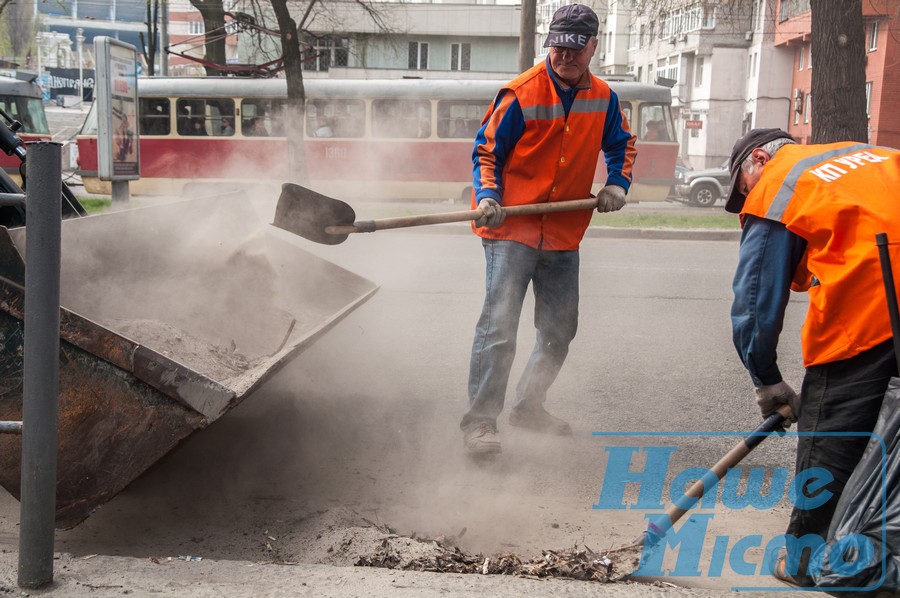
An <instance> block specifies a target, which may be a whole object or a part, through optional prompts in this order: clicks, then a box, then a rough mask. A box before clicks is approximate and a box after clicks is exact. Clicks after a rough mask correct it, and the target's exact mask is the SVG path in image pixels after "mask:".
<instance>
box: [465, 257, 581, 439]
mask: <svg viewBox="0 0 900 598" xmlns="http://www.w3.org/2000/svg"><path fill="white" fill-rule="evenodd" d="M482 244H483V245H484V257H485V261H486V265H487V277H486V293H485V299H484V307H483V308H482V310H481V317H480V318H479V319H478V325H477V326H476V328H475V340H474V342H473V343H472V360H471V363H470V366H469V410H468V412H467V413H466V414H465V416H463V419H462V422H461V423H460V427H461V428H463V429H467V428H469V427H471V426H474V425H477V424H479V423H482V422H486V423H490V424H492V425H496V422H497V416H499V415H500V412H501V411H502V410H503V402H504V400H505V398H506V386H507V383H508V382H509V372H510V369H511V368H512V363H513V359H514V358H515V356H516V333H517V332H518V329H519V316H520V315H521V313H522V303H523V301H524V300H525V292H526V291H527V290H528V284H529V283H532V285H533V291H534V300H535V301H534V302H535V305H534V326H535V329H536V330H537V341H536V342H535V345H534V350H533V351H532V353H531V358H530V359H529V360H528V365H527V366H526V367H525V371H524V372H523V373H522V378H521V380H519V384H518V385H517V387H516V402H515V404H514V405H513V409H528V408H530V407H535V406H540V405H541V404H542V403H543V402H544V400H545V399H546V398H547V389H549V388H550V385H551V384H553V381H554V380H556V376H557V374H559V370H560V368H561V367H562V364H563V362H564V361H565V360H566V355H568V353H569V343H571V342H572V339H573V338H575V332H576V330H577V329H578V264H579V256H578V251H542V250H540V249H533V248H531V247H529V246H527V245H523V244H522V243H516V242H515V241H493V240H490V239H483V240H482Z"/></svg>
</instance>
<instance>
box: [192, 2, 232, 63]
mask: <svg viewBox="0 0 900 598" xmlns="http://www.w3.org/2000/svg"><path fill="white" fill-rule="evenodd" d="M190 2H191V4H192V5H193V7H194V8H196V9H197V10H199V11H200V16H202V17H203V30H204V31H205V32H206V33H205V38H206V52H205V58H206V64H204V65H203V66H204V68H205V69H206V74H207V75H208V76H210V77H214V76H216V75H220V74H221V72H220V71H219V69H217V68H216V67H215V66H214V65H217V64H225V37H224V36H222V35H218V34H217V32H219V31H221V30H222V28H223V27H225V8H224V6H223V5H222V0H190Z"/></svg>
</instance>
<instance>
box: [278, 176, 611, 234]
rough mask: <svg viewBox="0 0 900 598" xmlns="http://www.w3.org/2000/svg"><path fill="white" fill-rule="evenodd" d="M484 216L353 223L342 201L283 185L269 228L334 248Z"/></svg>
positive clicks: (579, 205)
mask: <svg viewBox="0 0 900 598" xmlns="http://www.w3.org/2000/svg"><path fill="white" fill-rule="evenodd" d="M596 207H597V199H596V198H589V199H575V200H571V201H554V202H549V203H539V204H528V205H523V206H510V207H508V208H503V211H504V212H506V215H507V216H522V215H527V214H549V213H551V212H571V211H574V210H593V209H595V208H596ZM483 215H484V214H483V213H482V211H481V210H466V211H462V212H444V213H441V214H423V215H419V216H401V217H399V218H382V219H379V220H361V221H356V212H354V211H353V208H351V207H350V206H349V205H347V204H346V203H344V202H343V201H341V200H339V199H333V198H331V197H328V196H327V195H322V194H321V193H316V192H315V191H312V190H311V189H307V188H305V187H301V186H300V185H295V184H294V183H284V184H283V185H282V186H281V196H280V197H279V198H278V206H277V207H276V208H275V221H274V222H273V223H272V224H273V225H275V226H277V227H278V228H282V229H284V230H286V231H288V232H292V233H294V234H295V235H300V236H301V237H303V238H305V239H309V240H310V241H315V242H316V243H322V244H324V245H337V244H339V243H343V242H344V241H346V240H347V237H348V236H349V235H350V234H352V233H372V232H375V231H377V230H385V229H389V228H406V227H411V226H424V225H428V224H447V223H449V222H465V221H467V220H477V219H478V218H480V217H481V216H483Z"/></svg>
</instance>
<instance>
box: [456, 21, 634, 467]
mask: <svg viewBox="0 0 900 598" xmlns="http://www.w3.org/2000/svg"><path fill="white" fill-rule="evenodd" d="M598 27H599V20H598V18H597V15H596V13H594V11H593V10H591V9H590V8H588V7H587V6H584V5H582V4H569V5H566V6H563V7H562V8H560V9H559V10H557V11H556V13H555V14H554V16H553V21H552V22H551V24H550V32H549V34H548V36H547V40H546V42H545V44H544V46H545V47H548V48H549V49H550V50H549V54H548V57H547V59H546V60H545V61H544V62H541V63H540V64H538V65H536V66H534V67H532V68H530V69H529V70H527V71H525V72H524V73H522V74H521V75H520V76H519V77H517V78H515V79H513V80H512V81H511V82H510V83H508V84H507V85H506V86H504V87H503V88H502V89H501V90H500V91H499V93H498V94H497V96H496V98H494V101H493V103H492V104H491V106H490V107H489V108H488V111H487V114H486V116H485V118H484V120H483V122H482V126H481V129H480V130H479V131H478V134H477V136H476V138H475V150H474V152H473V162H474V184H473V188H474V191H473V197H472V203H473V208H474V207H477V208H478V209H480V210H482V212H483V214H484V215H483V216H482V217H480V218H479V219H478V220H476V221H475V222H474V223H473V228H474V230H475V233H476V234H477V235H478V236H480V237H481V238H482V245H483V246H484V251H485V259H486V263H487V276H486V283H487V288H486V296H485V302H484V307H483V310H482V312H481V317H480V318H479V320H478V324H477V327H476V331H475V340H474V342H473V346H472V358H471V363H470V369H469V386H468V391H469V409H468V411H467V412H466V414H465V415H464V416H463V419H462V422H461V423H460V427H461V428H462V430H463V432H464V445H465V447H466V449H467V450H468V452H470V453H473V454H493V453H498V452H500V439H499V436H498V433H497V417H498V416H499V415H500V412H501V411H502V409H503V403H504V400H505V395H506V387H507V383H508V381H509V374H510V368H511V366H512V362H513V358H514V356H515V350H516V333H517V331H518V327H519V317H520V314H521V312H522V303H523V300H524V298H525V293H526V291H527V289H528V285H529V284H532V285H533V289H534V295H535V316H534V320H535V327H536V328H537V342H536V343H535V347H534V350H533V352H532V354H531V358H530V360H529V361H528V365H527V366H526V368H525V372H524V373H523V374H522V378H521V379H520V380H519V383H518V386H517V388H516V401H515V404H514V405H513V408H512V412H511V414H510V418H509V421H510V424H511V425H513V426H519V427H523V428H528V429H531V430H534V431H537V432H542V433H549V434H556V435H569V434H571V433H572V429H571V427H570V426H569V424H568V423H566V422H565V421H563V420H561V419H559V418H557V417H554V416H552V415H550V414H549V413H548V412H547V411H546V410H545V409H544V407H543V403H544V401H545V399H546V398H547V390H548V389H549V387H550V385H551V384H552V383H553V381H554V380H555V379H556V376H557V374H558V373H559V370H560V368H561V367H562V365H563V362H564V361H565V358H566V355H567V354H568V350H569V343H570V342H571V341H572V339H573V338H574V337H575V330H576V328H577V325H578V270H579V266H578V264H579V262H578V259H579V258H578V247H579V244H580V243H581V239H582V237H583V236H584V233H585V230H586V229H587V227H588V225H589V224H590V221H591V217H592V214H593V210H581V211H576V212H559V213H552V214H546V215H540V214H538V215H529V216H514V217H510V218H509V219H506V214H505V212H504V211H503V206H515V205H522V204H535V203H545V202H554V201H564V200H573V199H583V198H586V197H589V196H590V193H591V185H592V183H593V180H594V171H595V170H596V168H597V160H598V158H599V157H600V152H601V150H602V151H603V154H604V158H605V161H606V166H607V172H608V177H607V180H606V186H605V187H604V188H603V189H602V190H601V191H600V193H599V195H598V198H597V199H598V207H597V209H598V211H601V212H611V211H615V210H619V209H621V208H622V207H623V206H624V205H625V194H626V192H627V191H628V188H629V186H630V185H631V172H632V167H633V165H634V158H635V155H636V152H635V148H634V140H635V138H634V135H632V134H631V132H630V131H629V128H628V122H627V120H626V118H625V115H624V114H623V112H622V109H621V106H620V104H619V99H618V97H617V96H616V94H615V93H614V92H613V91H612V90H611V89H610V88H609V85H607V84H606V83H605V82H604V81H602V80H601V79H599V78H597V77H595V76H593V75H592V74H591V73H590V72H589V70H588V65H589V63H590V60H591V57H592V56H593V54H594V51H595V50H596V49H597V31H598Z"/></svg>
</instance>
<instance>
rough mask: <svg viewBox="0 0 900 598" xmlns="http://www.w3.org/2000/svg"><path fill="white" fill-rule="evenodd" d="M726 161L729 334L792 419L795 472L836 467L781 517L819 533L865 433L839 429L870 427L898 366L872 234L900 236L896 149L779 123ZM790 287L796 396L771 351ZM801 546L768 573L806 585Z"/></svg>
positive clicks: (763, 401) (764, 399)
mask: <svg viewBox="0 0 900 598" xmlns="http://www.w3.org/2000/svg"><path fill="white" fill-rule="evenodd" d="M730 166H731V175H732V180H731V188H730V191H729V196H728V200H727V204H726V209H727V210H728V211H730V212H735V213H740V215H741V225H742V228H743V231H742V234H741V245H740V252H739V256H738V266H737V271H736V273H735V276H734V283H733V287H734V304H733V305H732V310H731V319H732V330H733V338H734V345H735V347H736V348H737V351H738V354H739V355H740V357H741V359H742V361H743V363H744V365H745V367H746V368H747V370H748V371H749V373H750V377H751V379H752V380H753V383H754V385H755V386H756V401H757V403H758V405H759V407H760V410H761V412H762V415H763V417H765V416H768V415H769V414H771V413H772V412H774V411H775V409H777V408H778V407H779V406H780V405H781V404H784V403H788V404H789V405H790V407H791V411H792V412H793V417H795V418H797V428H798V431H799V432H800V433H801V435H800V437H799V438H798V439H797V462H796V468H797V474H798V476H799V474H800V473H801V472H804V471H811V470H814V468H821V469H822V470H825V471H826V472H827V473H828V477H830V478H831V479H830V481H829V480H825V479H822V480H821V483H822V485H823V487H822V488H810V489H804V493H808V495H809V496H812V494H817V495H819V496H823V498H824V497H827V496H826V493H830V498H829V499H828V500H827V501H824V502H823V504H821V505H819V506H816V507H814V508H804V507H802V506H795V507H794V509H793V511H792V513H791V519H790V523H789V524H788V528H787V534H788V535H790V536H794V537H795V538H797V539H798V540H799V539H800V538H802V537H804V536H807V535H810V534H813V535H818V536H819V537H820V538H822V539H823V540H824V539H826V538H827V534H828V530H829V525H830V523H831V519H832V516H833V514H834V512H835V507H836V506H837V502H838V498H839V497H840V495H841V492H842V491H843V489H844V486H845V485H846V483H847V480H848V478H849V477H850V474H851V473H852V472H853V469H854V468H855V467H856V464H857V463H858V462H859V460H860V458H861V457H862V454H863V451H864V450H865V448H866V444H867V442H868V438H867V437H866V436H858V435H856V436H854V435H846V433H860V432H862V433H866V432H871V431H872V430H873V429H874V427H875V423H876V420H877V418H878V413H879V411H880V409H881V403H882V399H883V397H884V395H885V391H886V390H887V388H888V382H889V380H890V378H891V377H892V376H896V375H897V362H896V360H895V356H894V349H893V345H892V342H891V341H892V334H891V325H890V317H889V312H888V308H887V300H886V298H885V294H884V284H883V282H882V274H881V267H880V263H879V258H878V248H877V245H876V243H875V235H876V234H877V233H881V232H885V233H888V236H889V238H891V239H895V240H900V202H898V201H897V190H898V189H900V152H898V151H897V150H893V149H889V148H883V147H875V146H871V145H867V144H863V143H854V142H843V143H832V144H827V145H809V146H804V145H797V144H795V143H794V140H793V139H792V138H791V137H790V135H788V134H787V133H785V132H784V131H782V130H780V129H755V130H753V131H751V132H750V133H748V134H747V135H746V136H744V137H743V138H742V139H741V140H739V141H738V142H737V143H736V144H735V146H734V150H733V152H732V155H731V162H730ZM894 247H897V246H896V245H895V246H894ZM895 252H896V250H895ZM893 257H894V263H895V264H896V263H898V259H897V258H898V256H897V255H894V256H893ZM792 290H793V291H801V292H806V293H807V294H808V296H809V307H808V310H807V315H806V321H805V322H804V324H803V330H802V333H801V341H802V350H803V362H804V365H805V366H806V374H805V376H804V378H803V386H802V388H801V393H800V395H799V396H798V395H797V394H796V393H795V392H794V390H793V389H792V388H791V387H790V386H789V385H788V384H787V383H786V382H785V381H784V380H783V379H782V376H781V371H780V370H779V368H778V363H777V352H776V349H777V346H778V337H779V335H780V334H781V329H782V324H783V322H784V314H785V309H786V307H787V304H788V299H789V296H790V292H791V291H792ZM840 434H844V435H840ZM817 477H818V476H817ZM810 481H811V482H812V485H815V484H818V483H820V482H819V480H818V479H813V480H810ZM825 481H828V483H827V485H826V484H824V482H825ZM802 545H803V542H798V543H797V544H795V545H794V546H793V547H792V549H791V550H787V551H786V553H785V554H783V555H782V556H781V557H780V558H779V559H778V561H777V562H776V564H775V570H774V571H773V572H772V573H774V574H775V576H776V577H777V578H779V579H781V580H782V581H786V582H788V583H794V584H797V585H802V586H812V585H814V579H813V578H812V574H814V573H815V567H809V568H808V567H807V566H808V565H809V563H808V557H809V555H808V554H804V553H803V552H802V547H803V546H802ZM789 546H791V545H790V544H789Z"/></svg>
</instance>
